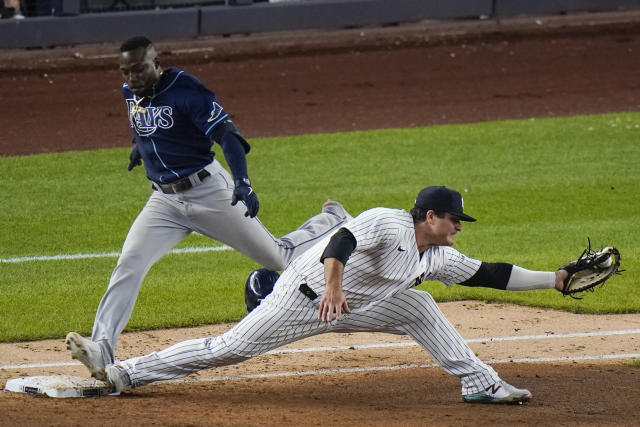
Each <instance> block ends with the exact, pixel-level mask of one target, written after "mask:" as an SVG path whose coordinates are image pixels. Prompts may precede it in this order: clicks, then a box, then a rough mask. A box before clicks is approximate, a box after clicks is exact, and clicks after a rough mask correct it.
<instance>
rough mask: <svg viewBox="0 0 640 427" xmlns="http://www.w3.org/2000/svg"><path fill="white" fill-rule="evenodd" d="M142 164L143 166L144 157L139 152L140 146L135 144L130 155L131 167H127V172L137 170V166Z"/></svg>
mask: <svg viewBox="0 0 640 427" xmlns="http://www.w3.org/2000/svg"><path fill="white" fill-rule="evenodd" d="M141 164H142V156H141V155H140V152H139V151H138V145H137V144H133V148H132V149H131V153H129V166H128V167H127V170H128V171H129V172H131V169H133V168H135V167H136V166H140V165H141Z"/></svg>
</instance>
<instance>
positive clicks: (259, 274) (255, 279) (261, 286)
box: [244, 268, 280, 313]
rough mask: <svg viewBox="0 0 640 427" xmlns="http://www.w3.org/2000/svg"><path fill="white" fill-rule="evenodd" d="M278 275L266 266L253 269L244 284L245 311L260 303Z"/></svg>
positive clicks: (268, 292) (269, 291)
mask: <svg viewBox="0 0 640 427" xmlns="http://www.w3.org/2000/svg"><path fill="white" fill-rule="evenodd" d="M278 277H280V275H279V274H278V273H277V272H275V271H271V270H267V269H266V268H261V269H259V270H254V271H253V272H251V274H250V275H249V278H248V279H247V283H246V284H245V285H244V305H245V307H246V308H247V313H251V311H252V310H253V309H254V308H256V307H257V306H259V305H260V303H261V302H262V300H263V299H265V298H266V297H267V295H269V294H270V293H271V291H273V285H274V284H275V283H276V280H278Z"/></svg>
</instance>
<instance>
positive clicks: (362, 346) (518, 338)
mask: <svg viewBox="0 0 640 427" xmlns="http://www.w3.org/2000/svg"><path fill="white" fill-rule="evenodd" d="M629 334H640V329H622V330H613V331H597V332H575V333H567V334H553V335H551V334H544V335H523V336H506V337H486V338H469V339H466V340H465V341H466V342H467V343H477V342H500V341H521V340H544V339H557V338H589V337H598V336H613V335H629ZM412 346H418V344H417V343H415V342H391V343H373V344H354V345H343V346H324V347H305V348H287V349H282V350H272V351H269V352H267V353H265V354H291V353H306V352H329V351H344V350H363V349H373V348H402V347H412ZM576 357H578V359H566V360H580V359H579V357H582V356H576ZM585 357H588V358H598V357H603V356H585ZM614 357H618V358H633V357H638V355H637V354H636V353H630V354H627V353H620V355H617V356H616V355H608V356H606V357H605V358H614ZM516 360H522V361H526V360H528V359H509V361H516ZM531 360H535V361H545V360H544V358H542V359H531ZM555 360H565V359H562V358H554V359H550V360H549V361H555ZM494 363H503V362H494ZM76 365H81V363H80V362H51V363H23V364H15V365H0V370H2V369H5V370H7V369H32V368H54V367H61V366H76ZM416 366H418V365H416ZM420 366H422V365H420ZM363 369H368V368H363ZM314 372H315V371H314ZM335 372H339V371H335Z"/></svg>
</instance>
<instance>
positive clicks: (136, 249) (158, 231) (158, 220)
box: [91, 192, 190, 364]
mask: <svg viewBox="0 0 640 427" xmlns="http://www.w3.org/2000/svg"><path fill="white" fill-rule="evenodd" d="M181 217H184V215H183V214H182V213H181V212H180V209H179V207H178V206H174V205H173V204H172V203H171V202H170V201H168V200H167V199H166V198H165V197H164V196H162V195H160V194H158V193H155V192H154V193H153V194H152V195H151V197H150V198H149V201H148V202H147V204H146V206H145V207H144V208H143V209H142V211H141V212H140V214H139V215H138V217H137V218H136V219H135V221H134V222H133V224H132V226H131V229H130V230H129V233H128V234H127V238H126V239H125V242H124V245H123V247H122V253H121V254H120V257H119V258H118V262H117V264H116V267H115V269H114V270H113V273H112V274H111V279H110V281H109V286H108V288H107V291H106V292H105V294H104V296H103V297H102V300H101V301H100V305H99V306H98V310H97V312H96V317H95V320H94V324H93V333H92V336H91V339H92V340H93V341H95V342H97V343H98V344H99V345H100V348H101V351H102V357H103V359H104V361H105V364H109V363H113V360H114V354H115V347H116V343H117V341H118V337H119V336H120V333H121V332H122V330H123V329H124V327H125V326H126V324H127V322H128V321H129V318H130V317H131V313H132V312H133V307H134V306H135V302H136V299H137V298H138V292H139V290H140V285H141V284H142V280H143V279H144V276H145V275H146V274H147V271H149V268H151V266H152V265H153V264H154V263H155V262H156V261H158V260H159V259H160V258H161V257H162V256H163V255H165V254H166V253H167V252H169V250H171V248H173V246H175V245H176V244H177V243H178V242H179V241H180V240H182V239H183V238H185V237H186V236H187V235H188V234H189V233H190V231H189V230H188V229H187V228H185V227H184V226H182V225H181V224H180V218H181Z"/></svg>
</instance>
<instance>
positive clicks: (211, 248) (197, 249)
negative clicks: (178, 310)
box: [0, 245, 232, 263]
mask: <svg viewBox="0 0 640 427" xmlns="http://www.w3.org/2000/svg"><path fill="white" fill-rule="evenodd" d="M231 249H232V248H231V247H230V246H227V245H222V246H194V247H187V248H179V249H173V250H172V251H171V252H169V253H170V254H186V253H189V254H192V253H198V252H217V251H229V250H231ZM119 256H120V252H97V253H88V254H83V253H80V254H58V255H40V256H23V257H14V258H0V263H3V262H4V263H11V262H29V261H61V260H68V259H87V258H117V257H119Z"/></svg>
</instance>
